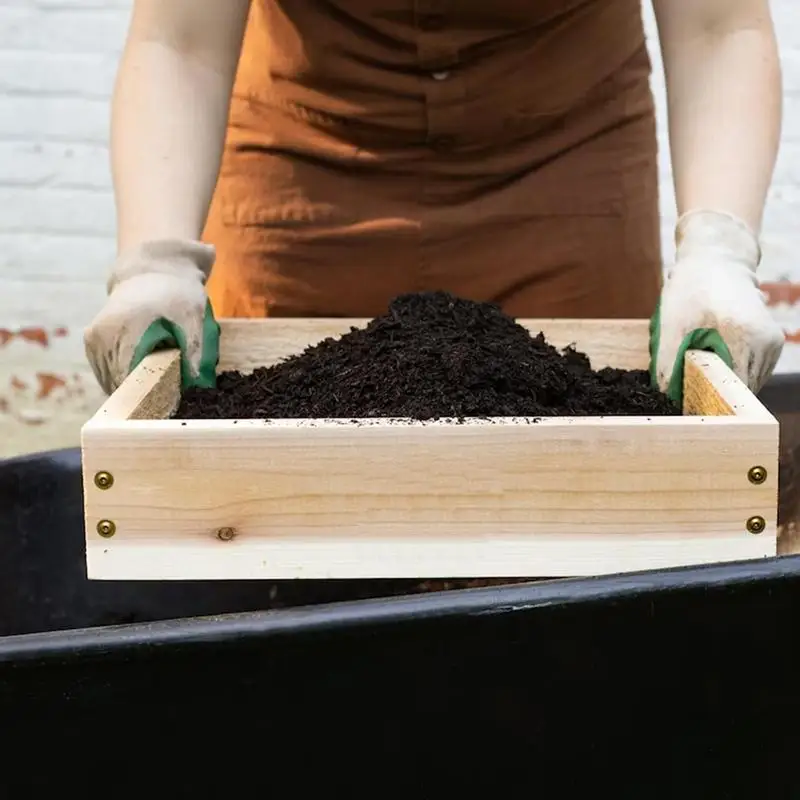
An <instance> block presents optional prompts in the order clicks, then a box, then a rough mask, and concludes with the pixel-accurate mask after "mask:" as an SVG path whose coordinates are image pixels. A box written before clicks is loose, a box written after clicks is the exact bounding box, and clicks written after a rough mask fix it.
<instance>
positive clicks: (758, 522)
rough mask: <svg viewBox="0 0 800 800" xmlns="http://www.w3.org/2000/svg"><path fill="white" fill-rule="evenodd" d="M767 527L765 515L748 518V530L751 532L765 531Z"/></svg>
mask: <svg viewBox="0 0 800 800" xmlns="http://www.w3.org/2000/svg"><path fill="white" fill-rule="evenodd" d="M766 527H767V522H766V520H765V519H764V517H750V519H749V520H747V530H748V532H749V533H763V532H764V528H766Z"/></svg>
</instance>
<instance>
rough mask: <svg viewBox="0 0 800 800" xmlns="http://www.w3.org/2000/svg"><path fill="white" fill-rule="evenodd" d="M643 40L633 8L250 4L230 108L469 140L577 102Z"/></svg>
mask: <svg viewBox="0 0 800 800" xmlns="http://www.w3.org/2000/svg"><path fill="white" fill-rule="evenodd" d="M644 42H645V39H644V29H643V24H642V19H641V9H640V0H527V2H526V0H449V2H448V0H416V2H415V1H414V0H408V2H400V0H330V1H328V2H319V0H254V2H253V6H252V10H251V16H250V21H249V24H248V28H247V32H246V36H245V42H244V45H243V50H242V56H241V61H240V66H239V72H238V76H237V81H236V86H235V89H234V102H233V114H234V117H235V118H238V120H239V124H241V125H243V126H247V125H258V119H259V117H260V116H263V119H265V120H266V119H268V118H269V115H270V113H271V111H272V112H279V113H280V114H283V115H287V116H288V117H291V118H295V119H299V120H304V121H305V122H307V123H309V124H310V127H312V128H318V129H320V130H326V129H328V130H331V131H335V132H336V135H337V136H338V137H343V138H345V139H347V138H348V137H350V138H351V139H352V141H353V142H356V143H358V144H360V145H361V146H364V145H366V146H369V143H370V142H371V141H374V142H375V144H376V147H380V146H381V145H380V143H381V142H386V143H387V145H388V146H395V145H397V146H406V145H408V144H413V143H414V142H424V141H428V142H436V141H440V142H445V141H447V140H454V139H460V140H461V141H462V142H464V143H465V144H467V145H469V144H470V142H471V141H472V142H474V143H478V144H479V143H480V142H482V141H484V142H485V141H489V140H498V139H503V138H504V137H507V136H513V135H514V133H513V132H514V130H515V129H517V130H519V131H520V132H522V133H523V134H524V132H525V131H526V130H531V131H532V130H535V129H536V128H537V127H539V126H542V125H546V124H548V121H549V120H552V119H555V118H558V117H559V116H563V115H564V114H566V113H569V112H570V111H571V110H572V109H574V108H576V107H579V106H580V105H581V103H585V102H586V98H587V97H591V95H592V93H593V92H595V90H596V89H597V88H598V87H601V86H603V85H604V83H606V82H607V80H608V79H609V77H613V76H614V75H615V74H616V73H617V72H618V71H619V70H620V68H621V67H622V66H623V65H624V64H626V63H627V62H628V61H629V60H630V59H631V58H633V57H634V56H635V55H636V54H637V53H640V52H641V51H642V50H643V48H644ZM646 66H647V69H648V70H649V63H648V64H647V65H646ZM639 69H640V70H641V65H639ZM234 124H236V122H234Z"/></svg>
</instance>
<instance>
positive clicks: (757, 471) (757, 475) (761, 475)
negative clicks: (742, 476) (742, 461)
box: [747, 467, 767, 484]
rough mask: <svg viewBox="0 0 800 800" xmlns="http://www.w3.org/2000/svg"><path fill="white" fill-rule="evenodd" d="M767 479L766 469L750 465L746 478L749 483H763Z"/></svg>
mask: <svg viewBox="0 0 800 800" xmlns="http://www.w3.org/2000/svg"><path fill="white" fill-rule="evenodd" d="M766 479H767V470H766V469H765V468H764V467H750V470H749V471H748V473H747V480H749V481H750V483H755V484H759V483H764V481H765V480H766Z"/></svg>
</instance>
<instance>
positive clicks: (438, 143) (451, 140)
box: [429, 136, 455, 152]
mask: <svg viewBox="0 0 800 800" xmlns="http://www.w3.org/2000/svg"><path fill="white" fill-rule="evenodd" d="M429 144H430V146H431V147H432V148H433V149H434V150H438V151H440V152H441V151H444V150H450V149H451V148H452V147H453V145H454V144H455V137H453V136H434V137H433V138H432V139H430V141H429Z"/></svg>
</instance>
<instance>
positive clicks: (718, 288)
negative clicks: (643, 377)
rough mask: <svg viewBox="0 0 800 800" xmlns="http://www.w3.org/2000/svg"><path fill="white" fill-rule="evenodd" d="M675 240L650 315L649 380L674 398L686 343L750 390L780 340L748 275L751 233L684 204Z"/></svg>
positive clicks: (757, 255) (757, 253)
mask: <svg viewBox="0 0 800 800" xmlns="http://www.w3.org/2000/svg"><path fill="white" fill-rule="evenodd" d="M675 240H676V258H675V263H674V264H673V265H672V266H671V267H670V268H669V270H667V273H666V276H665V279H664V285H663V286H662V289H661V297H660V300H659V304H658V308H657V309H656V312H655V314H654V315H653V318H652V319H651V321H650V374H651V378H652V382H653V384H654V385H657V386H658V387H659V388H660V389H661V390H662V391H663V392H666V394H667V395H669V397H671V398H672V400H673V401H674V402H675V403H676V404H678V405H679V406H680V405H681V404H682V401H683V363H684V362H683V359H684V355H685V353H686V351H687V350H690V349H691V350H711V351H713V352H715V353H716V354H717V355H718V356H720V358H722V359H723V361H725V362H726V363H727V365H728V366H729V367H730V368H731V369H732V370H733V371H734V372H735V373H736V374H737V375H738V376H739V377H740V378H741V379H742V381H744V383H745V384H747V386H748V387H749V388H750V390H751V391H753V392H758V391H759V390H760V389H761V387H762V386H763V385H764V383H766V381H767V380H768V379H769V377H770V376H771V375H772V372H773V370H774V369H775V365H776V364H777V362H778V358H779V357H780V355H781V352H782V350H783V344H784V333H783V330H782V328H781V326H780V325H779V324H778V323H777V322H776V321H775V319H774V318H773V316H772V313H771V312H770V310H769V307H768V306H767V304H766V299H765V297H764V295H763V294H762V292H761V290H760V289H759V287H758V282H757V279H756V271H757V269H758V266H759V263H760V261H761V248H760V246H759V243H758V239H757V238H756V236H755V235H754V234H753V232H752V231H751V230H750V229H749V228H748V227H747V225H745V223H744V222H742V221H741V220H739V219H737V218H735V217H733V216H731V215H728V214H723V213H719V212H715V211H692V212H689V213H687V214H684V215H683V216H682V217H681V218H680V219H679V220H678V224H677V226H676V230H675Z"/></svg>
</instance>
